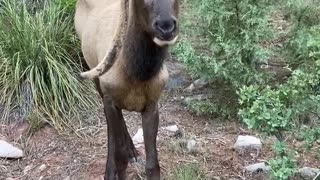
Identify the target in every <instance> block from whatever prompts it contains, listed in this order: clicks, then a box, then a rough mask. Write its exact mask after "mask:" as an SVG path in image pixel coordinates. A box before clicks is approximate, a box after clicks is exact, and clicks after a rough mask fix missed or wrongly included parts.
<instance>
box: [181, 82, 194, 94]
mask: <svg viewBox="0 0 320 180" xmlns="http://www.w3.org/2000/svg"><path fill="white" fill-rule="evenodd" d="M195 89H196V87H195V86H194V84H193V83H192V84H190V86H188V87H187V88H186V89H185V90H184V91H185V92H189V93H191V92H193V91H194V90H195Z"/></svg>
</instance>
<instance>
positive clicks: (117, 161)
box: [103, 96, 129, 180]
mask: <svg viewBox="0 0 320 180" xmlns="http://www.w3.org/2000/svg"><path fill="white" fill-rule="evenodd" d="M103 103H104V112H105V115H106V119H107V125H108V159H107V166H106V171H105V177H104V179H105V180H116V177H118V180H125V171H126V168H127V166H128V154H129V152H128V148H127V137H126V135H125V134H126V131H127V129H126V126H125V123H124V122H122V121H124V119H123V116H122V112H121V109H119V108H117V107H116V106H115V105H114V104H113V102H112V99H111V98H109V97H107V96H104V97H103Z"/></svg>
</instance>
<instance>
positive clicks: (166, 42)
mask: <svg viewBox="0 0 320 180" xmlns="http://www.w3.org/2000/svg"><path fill="white" fill-rule="evenodd" d="M177 39H178V35H175V36H170V38H163V37H155V38H154V39H153V41H154V42H155V43H156V44H158V45H159V46H165V45H173V44H174V43H175V42H176V41H177Z"/></svg>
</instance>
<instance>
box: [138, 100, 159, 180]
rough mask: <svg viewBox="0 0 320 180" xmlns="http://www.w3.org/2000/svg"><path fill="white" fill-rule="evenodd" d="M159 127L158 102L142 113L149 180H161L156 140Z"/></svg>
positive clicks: (147, 107)
mask: <svg viewBox="0 0 320 180" xmlns="http://www.w3.org/2000/svg"><path fill="white" fill-rule="evenodd" d="M158 125H159V110H158V104H157V102H153V103H150V104H149V105H147V106H146V108H145V110H144V111H143V112H142V128H143V134H144V135H143V136H144V142H145V150H146V174H147V179H148V180H160V166H159V162H158V155H157V148H156V140H157V134H158Z"/></svg>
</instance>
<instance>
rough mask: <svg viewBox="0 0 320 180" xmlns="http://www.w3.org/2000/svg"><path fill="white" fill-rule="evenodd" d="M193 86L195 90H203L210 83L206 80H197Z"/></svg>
mask: <svg viewBox="0 0 320 180" xmlns="http://www.w3.org/2000/svg"><path fill="white" fill-rule="evenodd" d="M193 84H194V86H195V88H203V87H205V86H206V85H207V84H208V82H207V81H206V80H204V79H197V80H195V81H194V82H193Z"/></svg>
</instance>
